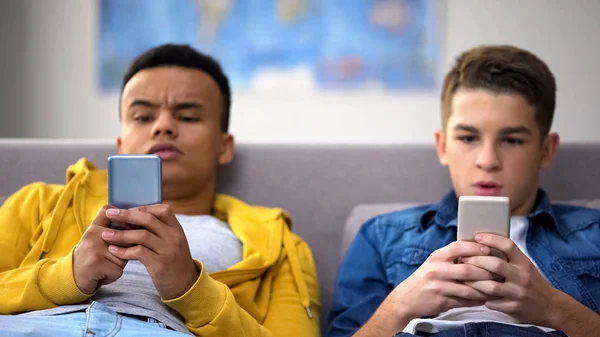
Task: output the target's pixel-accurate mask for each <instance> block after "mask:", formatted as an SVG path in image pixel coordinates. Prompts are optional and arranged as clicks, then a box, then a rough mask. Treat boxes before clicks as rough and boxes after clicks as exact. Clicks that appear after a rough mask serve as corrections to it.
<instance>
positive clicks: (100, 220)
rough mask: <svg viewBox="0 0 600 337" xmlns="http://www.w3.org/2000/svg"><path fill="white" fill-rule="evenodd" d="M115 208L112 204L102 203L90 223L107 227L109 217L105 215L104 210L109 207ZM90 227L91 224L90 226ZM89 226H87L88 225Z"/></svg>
mask: <svg viewBox="0 0 600 337" xmlns="http://www.w3.org/2000/svg"><path fill="white" fill-rule="evenodd" d="M112 208H115V207H114V206H112V205H104V206H102V207H101V208H100V210H99V211H98V213H97V214H96V217H94V220H92V225H96V226H100V227H106V228H107V227H108V226H110V219H109V218H108V217H107V216H106V211H107V210H109V209H112ZM90 227H91V226H90ZM88 228H89V227H88Z"/></svg>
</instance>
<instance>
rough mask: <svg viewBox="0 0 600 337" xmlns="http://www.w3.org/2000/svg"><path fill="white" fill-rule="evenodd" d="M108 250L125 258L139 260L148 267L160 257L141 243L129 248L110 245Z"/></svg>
mask: <svg viewBox="0 0 600 337" xmlns="http://www.w3.org/2000/svg"><path fill="white" fill-rule="evenodd" d="M108 251H109V252H111V253H112V254H113V255H115V256H116V257H118V258H120V259H123V260H138V261H140V262H141V263H142V264H143V265H144V266H146V267H147V266H149V265H150V264H152V262H153V261H155V260H156V259H157V257H158V255H156V253H154V252H153V251H151V250H150V249H148V248H146V247H144V246H140V245H137V246H133V247H127V248H125V247H119V246H115V245H110V246H108Z"/></svg>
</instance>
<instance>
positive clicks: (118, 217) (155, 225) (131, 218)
mask: <svg viewBox="0 0 600 337" xmlns="http://www.w3.org/2000/svg"><path fill="white" fill-rule="evenodd" d="M106 216H107V217H108V218H109V219H110V220H114V221H119V222H124V223H128V224H131V225H137V226H140V227H142V228H145V229H147V230H149V231H150V232H152V233H154V234H156V235H158V236H160V235H159V233H160V232H161V228H164V224H163V223H162V222H161V221H160V220H158V219H157V218H156V217H155V216H154V215H152V214H151V213H148V212H140V211H137V210H133V209H131V210H127V209H116V208H115V209H109V210H107V211H106Z"/></svg>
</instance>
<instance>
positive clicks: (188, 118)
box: [179, 116, 200, 123]
mask: <svg viewBox="0 0 600 337" xmlns="http://www.w3.org/2000/svg"><path fill="white" fill-rule="evenodd" d="M179 120H180V121H182V122H186V123H194V122H197V121H199V120H200V118H197V117H191V116H180V117H179Z"/></svg>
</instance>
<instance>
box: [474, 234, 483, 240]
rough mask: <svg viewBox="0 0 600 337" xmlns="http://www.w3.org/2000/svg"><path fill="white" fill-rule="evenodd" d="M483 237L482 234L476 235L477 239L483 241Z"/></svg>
mask: <svg viewBox="0 0 600 337" xmlns="http://www.w3.org/2000/svg"><path fill="white" fill-rule="evenodd" d="M481 239H483V236H482V235H481V234H476V235H475V241H481Z"/></svg>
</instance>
